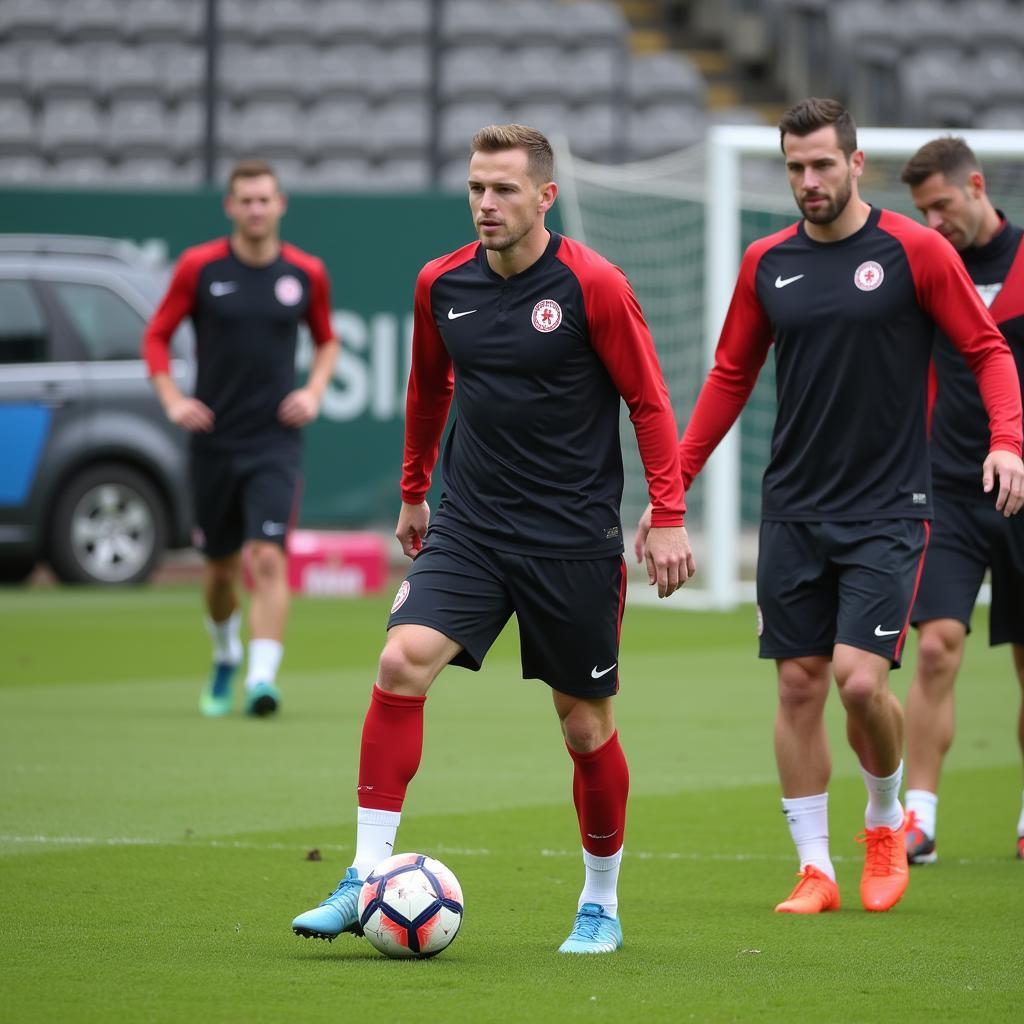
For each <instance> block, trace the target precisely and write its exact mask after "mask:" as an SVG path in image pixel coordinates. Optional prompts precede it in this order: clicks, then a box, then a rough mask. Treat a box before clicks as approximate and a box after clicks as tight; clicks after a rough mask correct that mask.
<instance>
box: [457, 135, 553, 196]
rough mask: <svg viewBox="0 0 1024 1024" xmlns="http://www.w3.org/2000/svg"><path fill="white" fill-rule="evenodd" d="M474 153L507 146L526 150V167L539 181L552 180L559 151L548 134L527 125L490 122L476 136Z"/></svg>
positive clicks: (497, 151)
mask: <svg viewBox="0 0 1024 1024" xmlns="http://www.w3.org/2000/svg"><path fill="white" fill-rule="evenodd" d="M470 149H471V152H473V153H500V152H502V151H503V150H506V149H524V150H526V170H527V173H528V174H529V175H530V177H531V178H532V179H533V180H534V181H535V182H536V183H537V184H541V183H542V182H548V181H551V179H552V178H553V177H554V173H555V154H554V153H553V152H552V150H551V143H550V142H548V140H547V138H546V136H544V135H543V134H542V133H541V132H539V131H537V129H536V128H528V127H527V126H526V125H524V124H489V125H487V127H486V128H481V129H480V131H478V132H477V133H476V135H474V136H473V142H472V144H471V147H470Z"/></svg>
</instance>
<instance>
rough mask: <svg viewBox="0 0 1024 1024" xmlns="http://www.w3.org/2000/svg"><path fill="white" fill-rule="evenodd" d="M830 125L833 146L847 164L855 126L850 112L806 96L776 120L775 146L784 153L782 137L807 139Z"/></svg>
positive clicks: (836, 104)
mask: <svg viewBox="0 0 1024 1024" xmlns="http://www.w3.org/2000/svg"><path fill="white" fill-rule="evenodd" d="M829 125H832V127H833V128H835V130H836V142H838V143H839V148H840V149H841V150H842V151H843V153H844V154H845V156H846V158H847V160H849V158H850V156H851V155H852V153H853V152H854V150H855V149H856V148H857V125H856V123H855V122H854V120H853V117H852V116H851V114H850V112H849V111H848V110H847V109H846V107H844V106H843V105H842V104H841V103H839V102H838V101H837V100H827V99H819V98H818V97H817V96H809V97H808V98H807V99H805V100H801V101H800V102H799V103H797V104H796V105H795V106H792V107H790V108H789V110H787V111H786V112H785V113H784V114H783V115H782V117H781V118H780V119H779V146H780V147H782V152H783V153H785V152H786V149H785V141H786V135H798V136H801V137H802V136H804V135H810V134H811V132H816V131H817V130H818V129H819V128H827V127H828V126H829Z"/></svg>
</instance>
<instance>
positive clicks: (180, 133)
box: [169, 100, 228, 159]
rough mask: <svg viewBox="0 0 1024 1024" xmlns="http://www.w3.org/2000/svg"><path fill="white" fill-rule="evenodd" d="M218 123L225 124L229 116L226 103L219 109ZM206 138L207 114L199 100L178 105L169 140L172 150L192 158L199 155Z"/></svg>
mask: <svg viewBox="0 0 1024 1024" xmlns="http://www.w3.org/2000/svg"><path fill="white" fill-rule="evenodd" d="M218 115H219V118H218V123H219V124H221V125H223V124H224V121H225V118H226V117H227V116H228V114H227V110H226V108H225V106H224V105H221V107H220V108H219V109H218ZM205 138H206V114H205V109H204V107H203V105H202V104H201V103H200V102H199V101H198V100H190V101H187V102H185V103H181V104H179V105H178V109H177V110H176V111H175V113H174V115H173V116H172V118H171V122H170V132H169V142H170V146H171V151H172V152H173V153H174V155H175V156H176V157H178V158H179V159H191V158H194V157H197V156H198V155H199V152H200V149H201V148H202V146H203V142H204V140H205Z"/></svg>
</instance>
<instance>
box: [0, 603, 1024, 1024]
mask: <svg viewBox="0 0 1024 1024" xmlns="http://www.w3.org/2000/svg"><path fill="white" fill-rule="evenodd" d="M388 600H389V599H380V600H366V601H345V602H341V601H331V600H324V599H321V600H299V601H296V603H295V606H294V609H293V614H292V619H291V626H290V632H289V643H288V649H287V652H286V660H285V665H284V671H283V674H282V687H283V692H284V706H283V713H282V715H281V716H280V717H279V718H278V719H276V720H271V721H265V720H248V719H245V718H244V717H242V716H241V715H240V714H239V715H237V716H235V717H232V718H229V719H223V720H205V719H202V718H200V717H199V715H198V713H197V710H196V709H197V698H198V692H199V687H200V684H201V680H202V676H203V670H204V666H205V664H206V661H207V658H208V648H207V641H206V638H205V634H204V632H203V629H202V625H201V620H200V612H199V602H198V595H197V594H196V592H195V591H194V590H193V589H189V588H173V587H172V588H164V589H149V590H141V591H127V592H125V591H121V592H115V593H111V592H95V591H87V590H56V589H45V588H40V589H34V590H6V591H0V623H2V626H0V631H2V641H0V773H2V780H3V788H2V794H3V795H2V799H0V872H2V874H0V922H2V927H0V963H2V964H3V971H2V977H3V982H2V995H0V1019H2V1020H3V1021H5V1022H6V1021H10V1022H17V1024H20V1022H30V1021H57V1020H60V1021H74V1022H78V1021H83V1022H84V1021H104V1022H105V1021H154V1022H164V1021H166V1022H184V1021H195V1020H202V1021H209V1022H220V1021H239V1022H263V1021H266V1022H277V1021H290V1020H297V1021H304V1022H311V1024H312V1022H320V1021H323V1022H328V1021H329V1022H332V1024H335V1022H338V1021H345V1020H355V1021H377V1020H380V1021H385V1020H386V1021H389V1022H398V1024H400V1022H403V1021H416V1022H418V1024H422V1022H424V1021H434V1020H437V1021H445V1022H461V1021H466V1022H486V1021H525V1020H531V1021H535V1020H537V1021H546V1020H551V1021H574V1020H581V1021H583V1020H586V1021H621V1020H639V1021H645V1022H646V1021H716V1022H717V1021H740V1022H746V1021H784V1022H787V1024H792V1022H794V1021H797V1022H801V1021H814V1022H824V1021H836V1022H847V1021H851V1022H852V1021H874V1020H879V1019H886V1018H893V1017H897V1016H901V1015H904V1014H906V1015H909V1016H913V1017H914V1018H916V1019H922V1020H928V1021H930V1022H938V1021H964V1020H977V1021H985V1022H994V1021H1009V1020H1016V1019H1019V1013H1020V1006H1021V1001H1022V995H1024V991H1022V989H1024V985H1022V981H1021V964H1022V960H1024V928H1022V925H1021V920H1022V910H1024V896H1022V892H1024V863H1019V862H1017V861H1015V860H1014V859H1013V840H1014V826H1015V824H1016V818H1017V814H1018V812H1019V808H1020V797H1021V777H1020V774H1021V773H1020V764H1019V754H1018V751H1017V747H1016V741H1015V738H1014V732H1015V721H1016V708H1017V702H1018V695H1017V686H1016V683H1015V682H1014V680H1013V677H1012V673H1011V670H1010V664H1009V661H1010V659H1009V654H1008V652H1007V651H1006V650H1005V649H998V650H995V651H990V650H989V649H987V648H986V647H985V646H984V643H985V636H986V632H987V626H986V623H985V621H984V616H983V615H979V617H978V621H976V623H975V630H976V632H975V636H974V637H973V638H972V640H971V641H970V643H969V647H968V657H967V662H966V665H965V667H964V670H963V674H962V677H961V680H960V683H959V723H958V724H959V732H958V736H957V743H956V745H955V747H954V749H953V752H952V754H951V755H950V757H949V759H948V762H947V771H946V775H945V779H944V783H943V791H942V802H941V805H940V809H941V813H940V819H939V820H940V833H939V850H940V860H939V863H938V864H937V865H935V866H934V867H925V868H920V869H915V870H914V871H913V873H912V877H911V885H910V889H909V891H908V893H907V895H906V896H905V897H904V900H903V901H902V902H901V903H900V904H899V906H897V907H896V908H895V909H894V910H893V911H891V912H890V913H888V914H880V915H878V914H876V915H871V914H867V913H865V912H864V911H862V910H861V909H860V904H859V899H858V893H857V881H858V878H859V872H860V848H859V847H858V846H857V845H856V844H855V843H854V841H853V836H854V834H855V833H856V832H858V831H859V830H860V828H861V827H862V821H863V819H862V812H863V804H864V792H863V785H862V783H861V781H860V778H859V775H858V774H857V771H856V765H855V763H854V759H853V755H852V754H851V752H850V751H849V749H848V747H847V746H846V743H845V740H844V738H843V727H842V721H841V718H840V715H839V704H838V700H837V699H835V697H833V698H832V700H831V701H830V712H829V714H830V718H829V729H830V734H831V737H832V740H833V756H834V768H835V776H834V781H833V786H832V790H831V804H832V806H831V829H832V848H833V853H834V854H835V856H836V863H837V870H838V872H839V881H840V885H841V889H842V895H843V900H844V908H843V910H842V911H841V912H840V913H838V914H829V915H823V916H821V917H816V918H798V917H790V916H783V915H775V914H773V913H772V906H773V905H774V903H775V902H777V901H778V900H779V899H781V898H782V897H784V896H785V895H786V893H788V891H789V889H790V888H791V886H792V885H793V883H794V875H795V871H796V862H795V858H794V856H793V853H792V850H791V845H790V841H789V836H788V833H787V831H786V827H785V823H784V821H783V818H782V815H781V813H780V809H779V799H778V796H779V794H778V786H777V783H776V777H775V768H774V761H773V757H772V746H771V722H772V716H773V712H774V673H773V669H772V666H771V664H770V663H766V662H760V661H758V660H757V658H756V639H755V636H754V628H753V614H752V610H751V609H749V608H747V609H743V610H741V611H740V612H738V613H736V614H732V615H718V614H712V613H698V612H690V613H681V614H670V613H667V612H665V611H661V610H657V609H640V608H632V609H629V610H627V615H626V624H625V629H624V633H623V650H622V657H621V666H622V679H623V692H622V694H621V695H620V696H619V698H617V701H618V703H617V714H618V719H619V726H620V732H621V736H622V741H623V745H624V747H625V750H626V753H627V756H628V758H629V761H630V768H631V773H632V795H631V801H630V815H629V822H628V828H627V835H626V849H627V853H626V858H625V861H624V865H623V871H622V877H621V884H620V899H621V903H620V912H621V915H622V921H623V928H624V932H625V945H624V947H623V949H622V950H621V951H620V952H619V953H617V954H615V955H613V956H603V957H593V958H579V957H573V958H570V957H562V956H558V955H556V953H555V950H556V948H557V946H558V944H559V943H560V942H561V941H562V939H563V938H564V937H565V934H566V933H567V931H568V928H569V925H570V923H571V920H572V916H573V913H574V911H575V902H576V896H577V893H578V890H579V886H580V883H581V881H582V866H581V863H580V853H579V836H578V833H577V831H576V823H575V817H574V814H573V811H572V805H571V801H570V797H569V784H570V776H571V766H570V762H569V759H568V757H567V755H566V754H565V751H564V749H563V748H562V744H561V739H560V736H559V730H558V726H557V722H556V719H555V716H554V713H553V711H552V709H551V706H550V700H549V698H548V695H547V691H546V688H545V687H544V686H543V684H540V683H537V682H533V681H530V682H524V681H522V680H521V679H520V678H519V670H518V647H517V638H516V635H515V631H514V628H513V629H510V630H508V631H506V634H505V635H504V636H503V637H502V638H501V640H500V641H499V642H498V644H497V645H496V647H495V649H494V650H493V651H492V653H491V656H490V657H489V659H488V662H487V665H486V667H485V670H484V671H483V672H481V673H479V674H471V673H468V672H465V671H462V670H459V669H449V670H447V671H446V672H445V673H444V674H443V675H442V677H441V678H440V680H439V681H438V683H437V684H436V685H435V687H434V690H433V691H432V694H431V697H430V699H429V701H428V703H427V733H426V743H425V750H424V758H423V764H422V768H421V771H420V774H419V776H418V777H417V779H416V780H415V781H414V783H413V786H412V788H411V790H410V796H409V799H408V802H407V805H406V813H405V816H404V819H405V820H404V822H403V825H402V828H401V831H400V832H399V844H398V845H399V848H402V849H417V850H420V851H422V852H425V853H430V854H432V855H434V856H438V857H440V858H441V859H443V860H444V861H445V862H446V863H448V864H449V866H450V867H452V868H453V869H454V870H455V872H456V873H457V874H458V876H459V878H460V880H461V882H462V885H463V889H464V891H465V894H466V918H465V923H464V925H463V928H462V932H461V934H460V936H459V938H458V939H457V940H456V942H455V944H454V945H453V946H452V947H451V948H450V949H448V950H447V951H446V952H445V953H444V954H442V955H441V956H440V957H438V958H436V959H435V960H431V961H425V962H399V961H388V960H385V959H384V958H383V957H381V956H380V955H379V954H377V953H376V952H375V951H374V950H373V949H372V948H371V947H370V946H369V944H368V943H365V942H363V941H361V940H357V939H355V938H353V937H351V936H342V937H341V938H339V939H338V940H337V941H336V942H334V943H333V944H332V945H327V944H326V943H322V942H315V941H312V940H301V939H298V938H296V937H295V936H294V935H292V934H291V931H290V929H289V923H290V921H291V918H292V917H293V916H294V915H295V914H296V913H298V912H299V911H302V910H305V909H307V908H308V907H310V906H313V905H314V904H315V903H317V902H318V901H319V900H320V899H321V898H322V897H323V896H324V895H325V894H326V893H327V892H328V891H329V890H330V889H331V888H333V886H334V884H335V883H336V881H337V879H338V877H339V876H340V875H341V873H342V872H343V871H344V868H345V867H346V866H347V864H348V863H349V859H350V857H351V853H352V841H353V825H352V822H353V818H354V812H353V803H354V787H355V771H356V756H357V742H358V735H359V729H360V725H361V722H362V717H363V713H364V711H365V708H366V702H367V696H368V691H369V687H370V685H371V682H372V679H373V674H374V666H375V660H376V656H377V653H378V649H379V647H380V644H381V641H382V639H383V626H384V621H385V616H386V612H387V607H388ZM913 657H914V655H913V650H911V651H910V652H908V665H912V663H913ZM893 679H894V687H895V688H896V690H897V692H898V693H900V695H901V696H902V694H903V692H904V690H905V687H906V685H907V683H908V682H909V671H908V670H907V669H904V670H903V671H901V672H899V673H896V674H895V675H894V677H893ZM313 850H317V851H318V855H319V858H320V859H310V854H311V851H313Z"/></svg>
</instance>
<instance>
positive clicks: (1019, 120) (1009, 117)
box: [974, 103, 1024, 131]
mask: <svg viewBox="0 0 1024 1024" xmlns="http://www.w3.org/2000/svg"><path fill="white" fill-rule="evenodd" d="M974 127H976V128H996V129H1001V130H1006V129H1009V130H1011V131H1024V104H1021V103H1013V104H1011V105H1010V106H1008V107H999V106H996V107H989V108H988V110H986V111H985V112H984V113H983V114H982V115H981V116H980V117H978V118H977V120H976V121H975V124H974Z"/></svg>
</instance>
